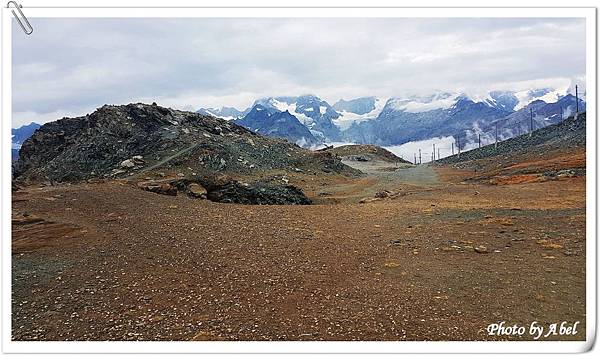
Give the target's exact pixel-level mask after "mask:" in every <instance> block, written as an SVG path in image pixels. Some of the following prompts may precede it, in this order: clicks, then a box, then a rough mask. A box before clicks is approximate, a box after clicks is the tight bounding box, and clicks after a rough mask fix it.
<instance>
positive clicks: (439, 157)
mask: <svg viewBox="0 0 600 356" xmlns="http://www.w3.org/2000/svg"><path fill="white" fill-rule="evenodd" d="M432 153H433V161H434V162H435V143H434V144H433V152H432ZM438 158H440V156H439V155H438Z"/></svg>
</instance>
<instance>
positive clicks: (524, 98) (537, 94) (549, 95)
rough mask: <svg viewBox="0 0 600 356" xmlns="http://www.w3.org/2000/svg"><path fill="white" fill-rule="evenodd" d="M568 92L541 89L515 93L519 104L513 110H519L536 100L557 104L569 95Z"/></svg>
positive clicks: (565, 89) (564, 90)
mask: <svg viewBox="0 0 600 356" xmlns="http://www.w3.org/2000/svg"><path fill="white" fill-rule="evenodd" d="M567 90H568V88H562V89H553V88H539V89H531V90H523V91H518V92H515V93H514V95H515V97H516V98H517V99H518V100H519V102H518V103H517V104H516V105H515V107H514V108H513V109H514V110H519V109H521V108H523V107H524V106H527V105H528V104H529V103H531V102H533V101H535V100H542V101H544V102H546V103H555V102H557V101H558V100H559V99H560V98H562V97H563V96H565V95H567Z"/></svg>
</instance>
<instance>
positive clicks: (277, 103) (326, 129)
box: [252, 95, 340, 140]
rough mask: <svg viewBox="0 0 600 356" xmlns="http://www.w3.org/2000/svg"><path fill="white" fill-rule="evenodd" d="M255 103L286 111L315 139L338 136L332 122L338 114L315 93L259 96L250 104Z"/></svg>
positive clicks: (337, 130)
mask: <svg viewBox="0 0 600 356" xmlns="http://www.w3.org/2000/svg"><path fill="white" fill-rule="evenodd" d="M256 105H262V106H264V107H265V108H271V109H275V110H278V111H281V112H283V111H288V112H289V113H290V114H292V115H293V116H295V117H296V118H297V119H298V120H299V121H300V122H301V123H302V124H304V125H305V126H306V127H308V129H309V130H310V132H311V133H312V134H313V135H314V136H315V137H316V138H317V139H319V138H320V139H323V140H324V139H328V140H337V139H338V138H339V137H340V129H339V128H338V127H337V126H336V125H335V124H334V120H335V119H337V118H338V117H339V116H340V114H339V113H338V112H336V111H335V110H334V109H333V108H332V107H331V105H329V104H328V103H327V102H326V101H324V100H322V99H320V98H319V97H317V96H315V95H302V96H280V97H268V98H261V99H258V100H257V101H256V102H254V104H253V105H252V106H253V107H254V106H256Z"/></svg>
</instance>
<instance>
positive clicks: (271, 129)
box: [235, 104, 321, 147]
mask: <svg viewBox="0 0 600 356" xmlns="http://www.w3.org/2000/svg"><path fill="white" fill-rule="evenodd" d="M235 123H236V124H238V125H241V126H244V127H246V128H247V129H249V130H252V131H254V132H256V133H259V134H261V135H266V136H275V137H281V138H284V139H286V140H288V141H290V142H293V143H296V144H297V145H298V146H305V147H310V146H313V145H316V144H318V143H320V142H321V141H320V140H318V139H316V138H315V137H314V136H313V134H312V133H311V131H310V130H309V129H308V128H307V127H306V126H305V125H304V124H303V123H301V122H300V121H299V120H298V119H297V118H296V117H295V116H294V115H292V114H291V113H290V112H289V111H287V110H285V111H279V110H277V109H274V108H272V107H266V106H263V105H261V104H255V105H254V106H253V107H252V109H250V111H249V112H248V113H247V114H246V116H244V117H243V118H241V119H239V120H236V122H235Z"/></svg>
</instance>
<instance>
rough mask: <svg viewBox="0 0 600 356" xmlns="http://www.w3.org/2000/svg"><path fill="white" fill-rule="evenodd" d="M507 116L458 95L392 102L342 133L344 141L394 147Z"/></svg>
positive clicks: (448, 94)
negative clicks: (373, 118) (476, 122)
mask: <svg viewBox="0 0 600 356" xmlns="http://www.w3.org/2000/svg"><path fill="white" fill-rule="evenodd" d="M511 112H512V111H507V110H503V109H499V108H498V107H496V106H495V105H492V104H491V103H490V102H488V101H485V100H482V101H477V102H476V101H474V100H473V99H472V98H470V97H468V96H467V95H464V94H458V93H445V92H440V93H435V94H432V95H429V96H410V97H399V98H392V99H389V100H388V101H387V102H386V104H385V106H384V108H383V110H382V111H381V113H380V114H379V116H378V117H377V119H375V120H369V121H364V122H361V123H355V124H353V125H352V126H351V127H350V128H349V129H348V130H346V131H344V135H345V137H344V138H345V139H346V140H348V141H353V142H360V143H373V144H378V145H397V144H403V143H406V142H409V141H416V140H422V139H427V138H430V137H438V136H448V135H452V134H454V133H455V132H458V131H460V130H463V129H466V128H470V127H471V125H472V123H473V121H475V120H482V121H484V122H486V121H490V120H494V119H497V118H500V117H504V116H506V115H508V114H510V113H511Z"/></svg>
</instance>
